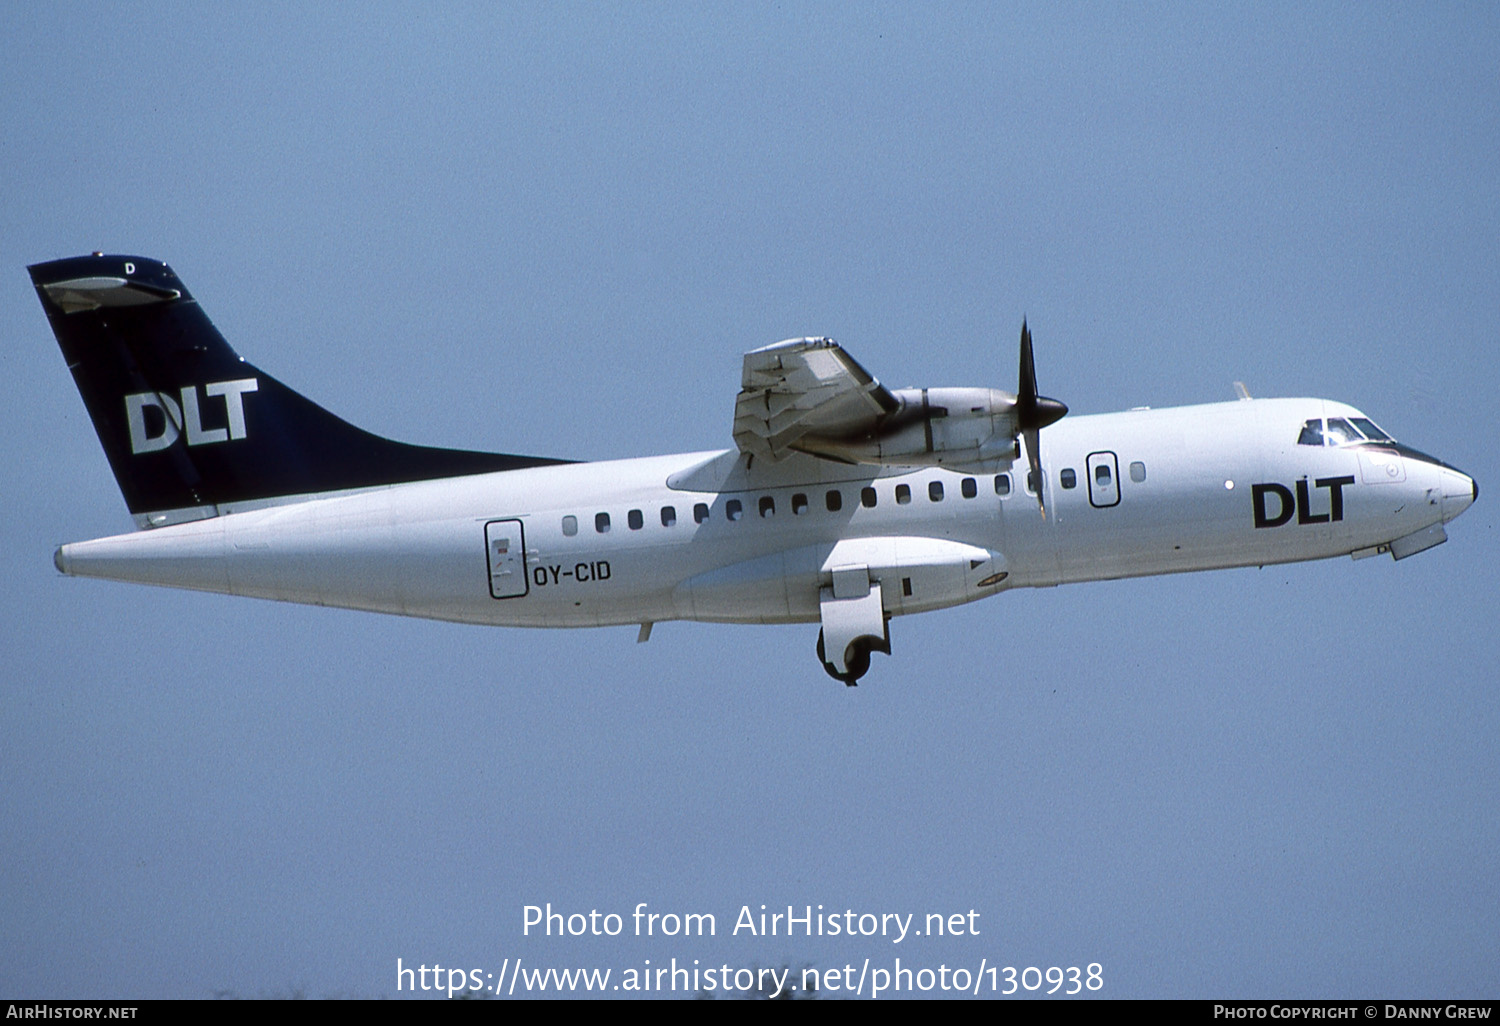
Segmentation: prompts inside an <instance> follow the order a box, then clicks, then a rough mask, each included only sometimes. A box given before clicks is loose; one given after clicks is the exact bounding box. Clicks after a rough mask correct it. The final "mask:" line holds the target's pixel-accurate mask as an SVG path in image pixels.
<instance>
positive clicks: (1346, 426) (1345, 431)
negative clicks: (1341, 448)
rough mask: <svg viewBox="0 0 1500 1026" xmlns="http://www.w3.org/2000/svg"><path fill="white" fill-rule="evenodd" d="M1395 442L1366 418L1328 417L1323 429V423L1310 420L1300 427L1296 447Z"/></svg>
mask: <svg viewBox="0 0 1500 1026" xmlns="http://www.w3.org/2000/svg"><path fill="white" fill-rule="evenodd" d="M1367 438H1368V439H1370V441H1372V442H1392V441H1395V439H1393V438H1392V437H1391V436H1390V435H1388V434H1386V433H1385V432H1384V431H1382V430H1380V428H1378V427H1376V426H1375V423H1374V422H1373V421H1372V420H1370V418H1368V417H1349V418H1347V419H1345V418H1343V417H1329V418H1328V426H1327V428H1326V429H1325V428H1324V426H1323V421H1321V420H1310V421H1308V422H1307V423H1305V424H1303V425H1302V434H1300V435H1298V436H1297V444H1298V445H1347V444H1348V443H1350V442H1363V441H1364V440H1365V439H1367Z"/></svg>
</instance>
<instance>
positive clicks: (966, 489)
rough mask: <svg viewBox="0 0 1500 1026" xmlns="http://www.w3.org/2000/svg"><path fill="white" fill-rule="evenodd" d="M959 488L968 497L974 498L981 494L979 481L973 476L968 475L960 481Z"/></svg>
mask: <svg viewBox="0 0 1500 1026" xmlns="http://www.w3.org/2000/svg"><path fill="white" fill-rule="evenodd" d="M958 490H959V492H960V493H962V494H963V497H964V498H966V499H972V498H974V496H976V495H978V494H979V483H978V482H977V481H975V480H974V479H973V478H972V477H966V478H964V479H963V480H962V481H960V482H959V483H958Z"/></svg>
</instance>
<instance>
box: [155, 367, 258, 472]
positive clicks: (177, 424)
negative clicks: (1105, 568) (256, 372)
mask: <svg viewBox="0 0 1500 1026" xmlns="http://www.w3.org/2000/svg"><path fill="white" fill-rule="evenodd" d="M259 388H260V381H259V380H258V379H256V378H238V379H236V380H234V381H211V382H209V383H208V384H206V385H204V386H203V393H204V395H205V396H207V397H209V398H213V397H216V396H223V398H224V411H225V415H226V416H227V418H228V426H227V427H221V428H208V429H205V428H204V427H203V417H202V413H201V410H200V407H199V405H198V387H197V386H196V385H187V386H186V387H184V388H183V389H182V403H181V405H178V402H177V400H176V399H173V398H172V397H171V396H170V395H167V394H166V393H165V392H138V393H136V394H135V395H127V396H126V397H125V419H126V420H127V422H128V423H129V424H130V451H131V452H132V453H134V454H135V455H137V456H139V455H140V454H141V453H147V452H159V451H160V450H162V449H165V448H167V447H168V446H169V445H171V444H172V443H173V442H175V441H177V439H178V437H179V436H180V435H181V434H182V433H183V432H184V431H186V433H187V444H188V445H212V444H213V443H214V442H228V441H232V440H237V439H240V438H244V437H245V406H244V400H243V398H242V397H243V396H244V395H245V393H246V392H255V391H258V390H259ZM148 407H155V408H156V409H158V410H160V411H161V420H162V429H161V433H160V434H151V433H150V430H149V428H148V427H147V425H146V409H147V408H148Z"/></svg>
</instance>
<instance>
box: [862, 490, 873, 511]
mask: <svg viewBox="0 0 1500 1026" xmlns="http://www.w3.org/2000/svg"><path fill="white" fill-rule="evenodd" d="M859 504H860V505H861V506H863V507H865V509H874V508H875V489H873V488H861V489H860V490H859Z"/></svg>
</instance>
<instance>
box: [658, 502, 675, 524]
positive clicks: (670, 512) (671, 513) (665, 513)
mask: <svg viewBox="0 0 1500 1026" xmlns="http://www.w3.org/2000/svg"><path fill="white" fill-rule="evenodd" d="M676 525H677V508H676V507H675V506H663V507H662V508H661V526H663V527H675V526H676Z"/></svg>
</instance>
